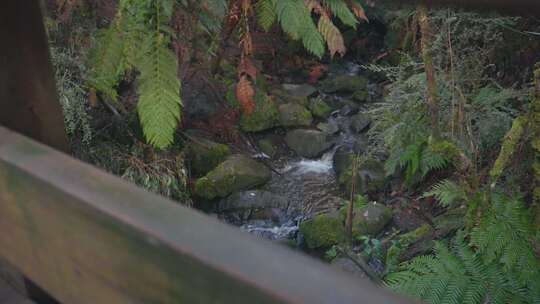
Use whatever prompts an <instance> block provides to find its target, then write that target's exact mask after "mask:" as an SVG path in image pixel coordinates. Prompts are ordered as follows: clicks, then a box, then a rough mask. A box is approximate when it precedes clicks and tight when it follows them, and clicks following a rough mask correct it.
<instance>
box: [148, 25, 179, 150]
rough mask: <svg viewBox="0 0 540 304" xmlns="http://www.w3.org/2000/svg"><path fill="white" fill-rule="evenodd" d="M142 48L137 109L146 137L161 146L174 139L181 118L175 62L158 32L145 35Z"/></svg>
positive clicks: (158, 146)
mask: <svg viewBox="0 0 540 304" xmlns="http://www.w3.org/2000/svg"><path fill="white" fill-rule="evenodd" d="M143 48H144V52H143V53H144V56H143V57H141V62H140V64H139V65H138V69H139V71H140V72H141V75H140V78H139V88H138V92H139V103H138V105H137V111H138V113H139V119H140V122H141V125H142V128H143V132H144V135H145V138H146V140H147V141H148V142H149V143H150V144H152V145H153V146H155V147H157V148H160V149H163V148H166V147H167V146H169V145H170V144H171V143H172V142H173V139H174V133H175V131H176V127H177V125H178V122H179V120H180V107H181V105H182V103H181V99H180V81H179V80H178V76H177V69H178V63H177V59H176V56H175V55H174V53H173V52H172V51H171V50H169V48H168V47H167V43H166V39H165V38H164V36H163V34H162V33H161V32H159V31H158V32H156V33H153V34H151V35H149V37H147V39H146V41H145V42H144V47H143Z"/></svg>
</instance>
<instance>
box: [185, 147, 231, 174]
mask: <svg viewBox="0 0 540 304" xmlns="http://www.w3.org/2000/svg"><path fill="white" fill-rule="evenodd" d="M189 151H190V152H189V158H190V164H191V170H192V173H193V174H194V175H195V176H201V175H204V174H206V173H208V172H210V171H211V170H212V169H214V168H215V167H216V166H217V165H219V164H220V163H221V162H223V161H224V160H225V159H226V158H227V156H229V155H231V150H230V149H229V146H227V145H224V144H217V143H213V142H211V141H206V140H205V141H203V142H202V143H193V144H192V145H191V146H190V148H189Z"/></svg>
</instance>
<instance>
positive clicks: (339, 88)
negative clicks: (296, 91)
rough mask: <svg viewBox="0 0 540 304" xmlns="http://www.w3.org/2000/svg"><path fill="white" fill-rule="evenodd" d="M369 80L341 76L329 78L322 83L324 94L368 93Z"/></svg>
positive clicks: (360, 77)
mask: <svg viewBox="0 0 540 304" xmlns="http://www.w3.org/2000/svg"><path fill="white" fill-rule="evenodd" d="M367 85H368V80H367V78H365V77H362V76H353V75H340V76H334V77H329V78H327V79H326V80H324V81H323V82H322V83H321V91H323V92H324V93H345V94H352V93H355V92H357V91H366V90H367Z"/></svg>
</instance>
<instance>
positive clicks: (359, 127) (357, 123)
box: [350, 113, 371, 133]
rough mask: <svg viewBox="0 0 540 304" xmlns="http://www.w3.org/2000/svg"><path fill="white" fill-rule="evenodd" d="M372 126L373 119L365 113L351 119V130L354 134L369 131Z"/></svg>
mask: <svg viewBox="0 0 540 304" xmlns="http://www.w3.org/2000/svg"><path fill="white" fill-rule="evenodd" d="M369 125H371V117H369V116H367V115H366V114H363V113H358V114H356V115H354V116H352V117H351V124H350V128H351V131H352V132H354V133H360V132H363V131H365V130H367V129H368V127H369Z"/></svg>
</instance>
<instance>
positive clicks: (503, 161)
mask: <svg viewBox="0 0 540 304" xmlns="http://www.w3.org/2000/svg"><path fill="white" fill-rule="evenodd" d="M526 123H527V119H526V118H525V117H522V116H520V117H517V118H516V119H514V122H513V124H512V129H510V131H508V133H507V134H506V136H505V138H504V141H503V144H502V147H501V151H500V153H499V156H498V157H497V160H496V161H495V164H494V165H493V168H492V169H491V171H490V172H489V175H490V176H491V181H492V182H493V183H495V182H497V179H498V178H499V177H500V176H501V175H502V173H503V170H504V169H505V167H506V165H507V164H508V162H509V161H510V160H511V158H512V156H513V155H514V152H515V151H516V149H517V146H518V144H519V142H520V141H521V138H522V137H523V134H524V132H525V126H526Z"/></svg>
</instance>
